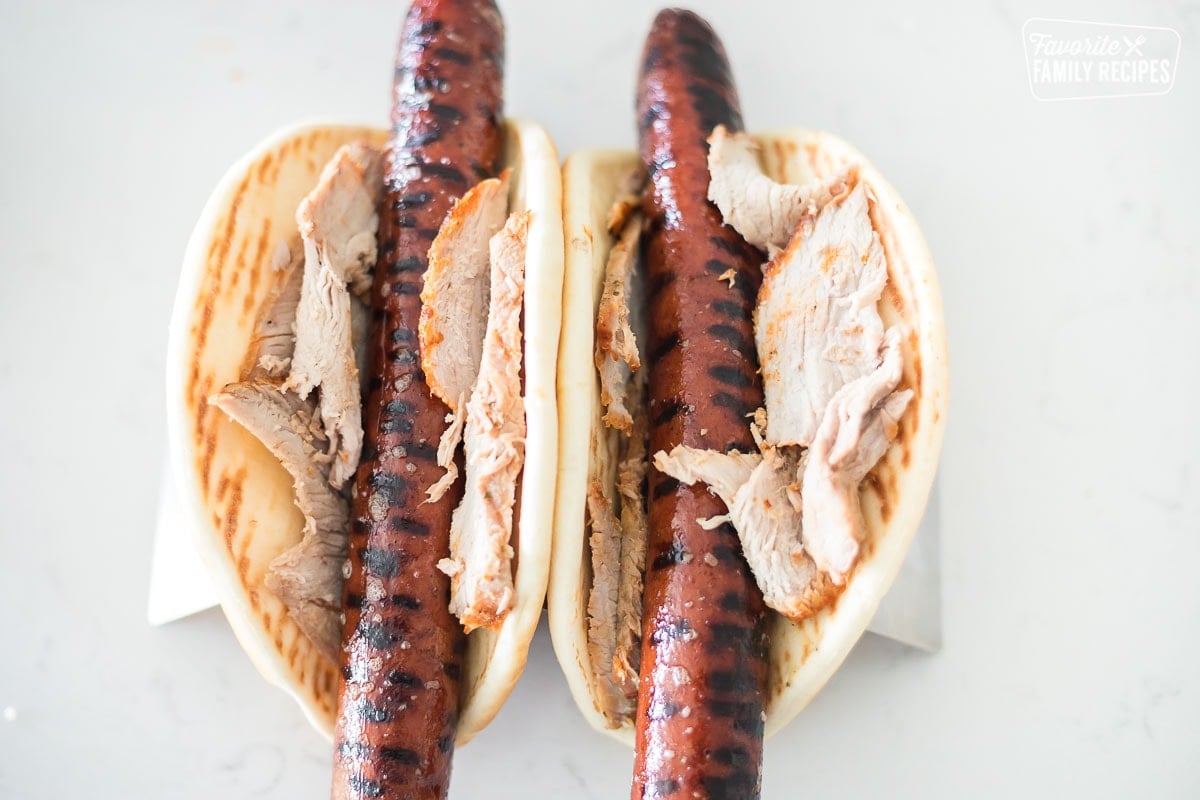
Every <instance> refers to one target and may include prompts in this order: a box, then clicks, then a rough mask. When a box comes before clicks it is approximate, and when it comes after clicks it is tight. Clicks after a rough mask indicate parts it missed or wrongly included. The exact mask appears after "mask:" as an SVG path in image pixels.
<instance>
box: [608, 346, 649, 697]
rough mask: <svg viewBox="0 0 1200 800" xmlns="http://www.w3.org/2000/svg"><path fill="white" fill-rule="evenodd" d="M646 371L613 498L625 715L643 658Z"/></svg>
mask: <svg viewBox="0 0 1200 800" xmlns="http://www.w3.org/2000/svg"><path fill="white" fill-rule="evenodd" d="M645 392H646V378H645V371H644V370H643V371H642V372H639V373H638V377H636V378H635V379H634V380H633V382H632V383H630V392H629V394H630V402H629V406H630V407H631V408H633V409H634V421H633V432H632V434H631V435H629V436H627V437H626V436H623V435H622V434H617V435H618V436H622V442H621V456H620V459H621V460H620V463H619V464H618V466H617V496H618V498H619V502H620V507H621V514H620V522H621V557H620V564H621V567H620V583H619V586H618V589H617V622H616V631H617V642H616V649H615V651H614V653H613V657H612V672H613V678H614V680H615V681H616V684H617V686H618V687H620V689H621V691H622V692H623V693H624V695H625V698H626V700H628V701H629V704H628V706H626V708H627V710H628V711H632V709H633V704H634V703H636V702H637V692H638V675H639V672H640V666H641V657H642V587H643V581H644V579H645V574H644V573H645V569H646V537H647V535H648V530H647V527H646V525H647V522H646V495H645V481H646V466H647V465H646V445H647V436H648V428H649V425H648V422H649V420H648V419H647V416H646V405H645Z"/></svg>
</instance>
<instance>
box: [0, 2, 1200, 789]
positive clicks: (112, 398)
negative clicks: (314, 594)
mask: <svg viewBox="0 0 1200 800" xmlns="http://www.w3.org/2000/svg"><path fill="white" fill-rule="evenodd" d="M342 5H343V4H337V6H336V7H335V4H332V3H325V4H320V5H319V6H318V5H316V4H305V3H300V2H290V3H283V2H279V3H241V2H234V1H233V0H220V1H219V2H218V1H210V2H204V3H192V4H186V5H185V4H181V3H163V2H123V3H112V4H101V3H71V4H66V3H56V4H51V3H33V2H27V3H20V4H18V3H5V4H4V5H3V6H0V30H2V31H4V33H5V34H6V35H5V36H4V37H3V39H4V45H3V47H0V119H2V120H3V122H2V123H0V152H3V153H5V154H6V155H7V157H8V162H7V163H6V165H5V169H4V171H3V178H2V179H0V198H2V199H0V243H2V246H0V342H2V343H3V348H2V349H0V441H3V442H4V449H3V456H0V507H2V508H3V509H4V516H5V521H4V523H3V525H2V526H0V635H2V636H3V645H2V646H0V708H8V709H11V710H12V712H14V713H15V719H12V720H10V719H8V717H12V716H13V714H8V713H6V716H5V717H3V718H0V797H3V798H19V799H20V800H24V799H25V798H52V797H53V798H57V797H64V796H76V797H77V796H89V797H98V798H126V797H143V796H151V795H153V796H156V797H172V798H176V797H177V798H211V797H271V798H285V797H286V798H301V797H312V798H319V797H325V796H327V791H328V788H327V782H328V776H329V761H330V756H329V746H328V745H327V744H326V742H325V741H324V740H322V739H321V738H320V737H319V736H318V735H317V734H316V733H314V732H313V731H311V730H310V729H309V728H308V727H307V725H306V723H305V722H304V720H303V719H302V717H301V715H300V713H299V711H298V710H297V709H296V708H295V707H293V705H292V703H291V701H290V700H289V699H288V698H287V697H285V696H284V695H283V694H281V693H280V692H278V691H276V690H274V689H272V688H270V687H269V686H267V685H266V684H265V683H264V682H263V681H262V680H261V679H260V678H259V677H258V675H257V674H256V673H255V671H254V669H253V668H252V667H251V665H250V664H249V662H248V661H247V659H246V658H245V657H244V656H243V655H242V653H241V651H240V650H239V649H238V647H237V645H236V643H235V642H234V640H233V637H232V635H231V634H230V632H229V630H228V628H227V626H226V624H225V622H224V619H223V618H222V617H221V616H220V614H219V613H218V612H206V613H204V614H202V615H200V616H198V617H195V618H192V619H188V620H185V621H182V622H179V623H175V624H173V625H170V626H167V627H165V628H161V629H151V628H150V627H148V626H147V625H146V623H145V603H146V587H147V581H148V565H149V560H150V539H151V531H152V525H153V520H154V513H155V502H156V494H157V490H158V477H159V468H160V465H161V459H162V455H163V448H164V437H163V434H164V411H163V405H164V402H163V385H162V384H163V379H162V374H163V359H164V351H165V334H166V326H167V319H168V316H169V313H170V308H171V300H172V295H173V292H174V289H175V280H176V270H177V265H178V263H179V261H180V258H181V256H182V253H183V248H184V244H185V242H186V240H187V236H188V232H189V230H190V228H191V226H192V223H193V222H194V220H195V218H196V216H197V215H198V213H199V211H200V208H201V206H202V205H203V203H204V200H205V198H206V196H207V194H208V192H209V190H210V189H211V188H212V187H213V185H214V184H215V182H216V181H217V179H218V178H219V177H220V175H221V174H222V172H223V171H224V169H225V168H226V166H228V165H229V164H230V163H231V162H232V161H233V160H234V159H235V158H236V157H237V156H238V155H239V154H241V153H242V152H243V151H244V150H246V149H248V148H249V147H250V146H251V145H253V144H254V143H255V142H256V141H257V140H258V139H259V138H260V137H262V136H263V135H265V134H266V133H268V132H270V131H271V130H273V129H275V128H276V127H278V126H280V125H283V124H285V123H288V122H291V121H294V120H297V119H300V118H331V117H332V118H347V119H357V120H366V121H377V122H382V121H383V120H384V119H385V118H386V114H387V102H388V88H389V86H388V82H389V78H390V74H391V59H392V54H393V48H394V39H395V36H396V33H397V31H398V29H399V23H400V19H401V16H402V13H403V10H404V9H403V5H404V4H403V3H402V2H374V3H365V2H364V3H355V4H345V5H348V6H352V7H346V8H343V7H342ZM692 5H693V7H695V8H697V9H698V10H700V11H702V12H704V13H705V14H706V15H707V16H709V18H710V19H711V20H712V21H713V22H714V24H715V25H716V27H717V29H718V31H719V32H720V33H721V35H722V37H723V38H724V40H725V42H726V45H727V47H728V49H729V51H730V54H731V57H732V60H733V65H734V70H735V73H736V75H737V77H738V79H739V81H740V86H741V92H742V98H743V106H744V111H745V116H746V119H747V122H748V123H749V124H750V126H751V127H754V128H771V127H780V126H787V125H806V126H813V127H823V128H828V129H830V130H832V131H835V132H837V133H839V134H841V135H843V136H845V137H846V138H848V139H850V140H851V141H853V142H855V143H856V144H857V145H858V146H859V147H860V148H861V149H862V150H864V151H865V152H866V153H867V154H868V155H869V156H871V157H872V159H873V160H874V161H875V162H876V163H877V164H878V166H879V167H880V168H881V169H882V170H883V171H884V173H885V174H886V175H887V176H888V177H889V178H890V179H891V181H892V182H893V183H894V184H895V185H896V186H897V187H898V188H899V189H900V191H901V192H902V194H903V195H904V197H905V199H906V200H907V201H908V203H909V204H910V206H911V207H912V208H913V210H914V212H915V213H916V216H917V218H918V219H919V220H920V221H921V223H922V225H923V226H924V230H925V233H926V235H927V237H928V239H929V243H930V246H931V248H932V251H933V254H934V257H935V259H936V261H937V263H938V265H939V268H940V271H941V280H942V289H943V293H944V298H945V306H946V316H947V322H948V326H949V333H950V354H951V363H952V389H953V390H952V401H951V414H950V425H949V430H948V433H947V438H946V445H945V452H944V458H943V468H942V481H943V482H942V492H941V497H942V514H943V516H942V521H943V534H942V536H943V554H944V585H943V588H944V603H945V648H944V650H943V651H942V652H941V653H939V654H937V655H933V656H928V655H920V654H916V653H914V652H912V651H908V650H904V649H902V648H900V647H898V646H896V645H893V644H890V643H887V642H884V641H882V640H878V639H871V638H868V639H866V640H864V641H863V642H862V643H861V644H860V646H859V647H858V649H857V650H856V652H854V653H853V654H852V655H851V658H850V660H849V661H848V663H847V664H846V666H845V667H844V668H843V669H842V670H841V671H840V672H839V673H838V674H837V675H836V677H835V678H834V679H833V681H832V682H831V683H830V684H829V686H828V687H827V688H826V690H825V691H824V692H823V693H822V694H821V695H820V696H819V697H818V698H817V699H816V701H815V702H814V703H813V704H812V706H811V707H810V708H809V710H808V711H806V712H805V713H804V714H803V715H802V716H801V717H800V718H799V719H798V720H797V721H796V722H795V723H794V724H793V725H792V726H791V727H789V728H788V729H786V730H785V731H784V732H783V733H781V734H780V735H779V736H777V737H776V738H774V739H773V740H771V741H770V742H769V743H768V745H767V753H766V767H765V780H764V789H763V796H764V798H767V800H781V799H782V798H785V797H793V796H803V797H810V796H811V797H866V796H882V795H887V796H899V797H907V796H922V797H930V798H933V797H945V798H957V797H963V796H972V797H983V798H1007V797H1014V796H1018V795H1019V796H1025V797H1058V796H1086V797H1114V798H1116V797H1129V796H1134V794H1135V793H1136V794H1137V795H1138V796H1147V797H1155V798H1166V797H1181V798H1182V797H1197V796H1200V763H1198V762H1197V760H1196V755H1197V752H1198V750H1200V580H1197V578H1196V574H1197V571H1196V567H1197V564H1200V459H1198V457H1197V454H1198V453H1200V423H1198V422H1197V416H1196V410H1195V405H1196V397H1197V395H1198V394H1200V356H1198V355H1197V346H1198V345H1200V314H1198V313H1197V309H1198V308H1200V258H1198V256H1200V253H1198V250H1197V244H1196V231H1197V229H1198V228H1197V221H1196V220H1197V216H1198V214H1200V202H1198V200H1197V188H1196V187H1197V185H1200V146H1198V145H1197V142H1200V92H1198V91H1197V80H1198V79H1200V48H1197V32H1198V31H1200V15H1197V13H1196V9H1195V7H1194V6H1192V5H1189V4H1186V3H1183V2H1176V3H1172V2H1156V3H1135V2H1134V1H1133V0H1125V2H1100V3H1093V2H1089V3H1086V4H1085V3H1082V2H1078V3H1074V4H1072V3H1052V4H1046V3H1032V2H1020V1H1018V2H996V3H992V4H988V5H983V6H979V7H975V8H967V4H962V3H958V4H953V6H951V4H937V3H934V2H932V0H919V1H916V2H906V3H882V2H880V3H876V4H874V5H875V7H874V9H873V10H871V11H866V10H862V9H859V10H854V9H851V8H849V7H842V6H841V5H840V4H833V3H793V2H782V1H781V2H777V3H767V2H758V3H738V4H733V3H722V2H718V1H717V0H709V1H706V2H700V1H699V0H697V2H694V3H693V4H692ZM503 8H504V11H505V13H506V17H507V20H508V25H509V47H508V51H509V61H508V65H509V66H508V80H507V88H508V100H507V105H508V109H509V111H510V113H513V114H518V115H522V116H527V117H532V118H534V119H538V120H541V121H542V122H543V123H544V124H545V125H546V126H547V127H548V129H549V130H550V132H551V134H552V135H553V136H554V137H555V139H556V140H557V143H558V146H559V148H560V151H561V152H562V153H566V152H569V151H571V150H573V149H576V148H579V147H583V146H594V145H616V146H628V145H630V144H632V142H633V137H634V121H633V115H632V110H631V109H632V104H633V97H632V87H633V80H634V70H635V66H636V62H637V53H638V51H639V50H640V48H641V39H642V37H643V35H644V33H645V30H646V27H647V25H648V22H649V19H650V16H651V14H652V8H651V5H650V4H646V3H639V2H634V0H621V2H606V3H597V2H582V1H581V0H576V1H575V2H557V3H549V2H539V3H534V2H529V1H528V0H508V2H504V3H503ZM1031 16H1063V17H1080V16H1082V17H1084V18H1087V19H1099V20H1107V21H1114V22H1124V23H1135V24H1143V25H1165V26H1170V27H1173V28H1176V29H1177V30H1179V32H1180V34H1181V36H1182V43H1183V44H1182V50H1183V52H1182V57H1181V59H1180V70H1181V71H1180V73H1179V75H1178V79H1177V84H1176V87H1175V89H1174V91H1173V92H1172V93H1171V94H1169V95H1167V96H1165V97H1151V98H1132V99H1112V100H1101V101H1082V102H1067V103H1041V102H1038V101H1036V100H1034V99H1033V98H1032V97H1031V95H1030V89H1029V85H1028V83H1027V78H1026V71H1025V63H1024V57H1023V54H1022V44H1021V38H1020V31H1021V25H1022V23H1023V21H1024V20H1025V19H1026V18H1027V17H1031ZM544 634H545V632H544V631H542V632H541V633H540V634H539V636H538V638H537V640H536V641H535V643H534V648H533V652H532V654H531V660H530V666H529V669H528V671H527V673H526V675H525V676H524V678H523V679H522V681H521V683H520V685H519V687H518V689H517V691H516V693H515V695H514V696H513V698H512V699H511V701H510V702H509V703H508V705H507V706H506V707H505V708H504V710H503V711H502V713H501V714H500V716H499V718H498V719H497V720H496V722H495V723H494V724H493V725H492V726H491V727H490V728H489V729H488V730H487V731H485V732H484V733H483V734H482V735H481V736H479V737H478V739H476V740H475V742H473V743H472V744H470V745H468V746H467V747H466V748H464V749H462V750H461V752H460V753H459V755H458V758H457V761H456V766H455V776H454V796H455V797H458V798H518V797H559V796H563V797H581V798H617V797H624V796H627V792H628V788H627V787H628V780H629V769H630V762H631V756H630V753H629V752H628V751H626V750H625V749H623V748H622V747H621V746H619V745H617V744H615V743H613V742H611V741H609V740H608V739H606V738H604V737H602V736H600V735H598V734H594V733H592V732H591V731H590V730H589V729H588V728H587V727H586V725H585V723H584V722H583V720H582V718H581V717H579V716H578V714H577V713H576V712H575V710H574V707H573V706H572V704H571V701H570V699H569V697H568V695H567V691H566V687H565V685H564V683H563V681H562V679H561V677H560V674H559V672H558V668H557V664H556V662H555V661H554V658H553V655H552V653H551V650H550V645H549V641H548V639H547V637H546V636H545V635H544Z"/></svg>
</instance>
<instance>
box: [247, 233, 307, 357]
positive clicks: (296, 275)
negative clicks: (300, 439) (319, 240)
mask: <svg viewBox="0 0 1200 800" xmlns="http://www.w3.org/2000/svg"><path fill="white" fill-rule="evenodd" d="M279 244H280V251H281V252H279V251H277V253H276V256H277V258H278V260H277V261H276V262H275V266H274V268H275V269H276V270H278V271H280V272H283V280H282V281H281V282H280V283H279V285H278V287H277V288H276V289H275V290H274V291H273V292H272V293H271V295H270V297H269V298H268V299H267V301H266V302H265V303H264V304H263V308H264V309H265V310H266V313H264V314H263V315H262V317H261V318H260V319H259V321H258V327H257V328H256V329H255V332H254V336H253V338H251V340H250V352H251V353H253V354H254V359H255V361H254V367H253V368H252V369H251V370H250V375H249V377H251V378H283V377H284V376H286V375H287V372H288V368H289V367H290V366H291V363H292V352H293V351H294V350H295V349H296V307H297V306H298V305H299V304H300V286H301V284H302V283H303V281H304V269H303V265H304V261H303V258H302V256H301V249H300V248H299V247H297V248H296V251H295V252H296V255H295V256H292V255H291V253H292V250H291V249H290V248H289V247H288V244H287V242H284V241H281V242H280V243H279Z"/></svg>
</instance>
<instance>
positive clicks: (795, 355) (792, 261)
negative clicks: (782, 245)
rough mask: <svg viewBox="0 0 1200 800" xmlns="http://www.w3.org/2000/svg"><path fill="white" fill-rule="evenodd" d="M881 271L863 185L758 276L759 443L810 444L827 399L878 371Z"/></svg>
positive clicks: (832, 205)
mask: <svg viewBox="0 0 1200 800" xmlns="http://www.w3.org/2000/svg"><path fill="white" fill-rule="evenodd" d="M886 283H887V263H886V261H885V258H884V252H883V248H882V246H881V245H880V243H879V236H878V234H877V233H876V232H875V230H874V228H873V227H872V226H871V218H870V215H869V198H868V191H867V187H866V185H865V184H863V183H862V182H858V183H856V184H854V185H853V186H852V187H850V189H849V191H847V192H845V193H844V194H842V195H840V196H839V197H836V198H834V199H833V200H831V201H830V202H829V204H828V205H826V206H825V207H824V208H822V209H821V211H820V213H819V214H818V215H817V218H816V221H815V223H814V225H813V228H812V230H811V231H810V232H807V233H805V232H803V231H800V232H798V233H797V234H796V236H795V237H793V239H792V240H791V242H790V243H789V244H788V246H787V249H786V250H784V251H783V252H782V253H780V254H779V255H778V256H776V258H774V259H773V260H772V261H771V262H770V263H769V264H768V265H767V268H766V270H765V271H764V274H763V284H762V288H761V290H760V291H759V295H758V305H757V307H756V309H755V324H754V339H755V344H757V346H758V355H759V358H760V359H761V364H762V376H763V397H764V400H765V404H766V410H767V430H766V439H767V441H769V442H771V443H772V444H775V445H793V444H796V445H803V446H808V445H810V444H812V441H813V437H814V436H815V435H816V432H817V426H818V425H819V424H820V422H821V416H822V413H823V411H824V409H825V407H826V406H827V405H828V404H829V401H830V400H831V399H832V398H833V396H834V395H835V394H837V392H838V390H839V389H841V388H842V387H843V386H844V385H846V384H847V383H849V382H851V381H853V380H856V379H858V378H861V377H862V376H863V375H865V374H867V373H868V372H870V371H872V370H874V369H875V367H876V366H877V365H878V363H879V349H880V346H881V344H882V343H883V322H882V320H881V319H880V317H879V310H878V308H877V303H878V302H879V297H880V295H881V294H882V293H883V287H884V285H885V284H886Z"/></svg>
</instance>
